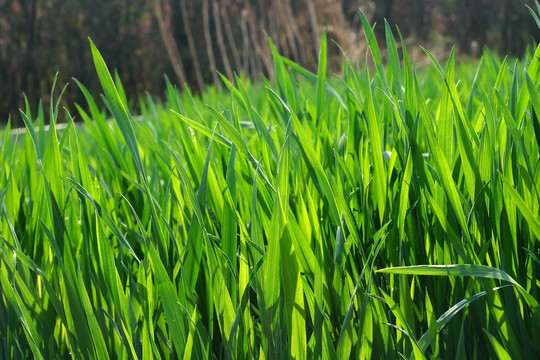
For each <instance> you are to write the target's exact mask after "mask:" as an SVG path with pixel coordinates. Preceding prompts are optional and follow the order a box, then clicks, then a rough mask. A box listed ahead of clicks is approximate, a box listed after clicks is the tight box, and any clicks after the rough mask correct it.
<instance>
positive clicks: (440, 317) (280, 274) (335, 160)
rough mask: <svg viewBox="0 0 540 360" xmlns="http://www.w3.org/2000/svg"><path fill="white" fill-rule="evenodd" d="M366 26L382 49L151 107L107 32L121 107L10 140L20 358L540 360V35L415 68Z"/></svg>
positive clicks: (10, 249)
mask: <svg viewBox="0 0 540 360" xmlns="http://www.w3.org/2000/svg"><path fill="white" fill-rule="evenodd" d="M539 10H540V7H539ZM362 19H363V23H364V31H365V35H366V37H367V39H368V40H369V45H370V55H369V63H370V64H373V65H374V66H371V65H370V66H367V65H366V63H362V64H360V65H357V64H352V63H351V62H350V61H347V60H346V59H345V61H344V66H343V71H342V73H341V74H340V75H339V76H337V75H334V76H331V75H330V74H329V73H327V64H326V49H327V40H326V36H325V35H324V36H323V37H322V40H321V45H320V48H321V51H320V58H319V68H318V71H317V74H313V73H310V72H309V71H307V70H305V69H304V68H302V67H300V66H299V65H297V64H295V63H293V62H291V61H289V60H287V59H285V58H283V57H282V56H280V55H279V54H278V52H277V51H276V50H275V48H273V50H274V62H275V71H276V76H275V79H274V80H273V81H271V82H266V83H265V84H252V83H250V82H249V80H246V79H241V78H236V79H225V78H223V83H224V86H225V88H226V90H225V91H223V92H216V91H214V90H212V89H209V90H207V91H206V92H205V93H203V94H202V95H201V96H191V94H190V92H189V91H188V90H187V89H186V90H183V91H178V90H177V89H176V88H175V87H174V86H173V85H171V84H170V83H168V89H167V90H168V92H167V94H168V95H167V99H166V101H164V102H163V103H159V102H154V101H152V99H151V98H150V97H148V98H147V99H141V100H140V102H141V107H142V116H141V117H140V118H142V120H141V119H140V118H139V117H135V116H133V115H132V114H131V113H130V112H129V110H128V108H129V106H128V103H130V101H132V100H133V99H126V97H125V95H124V91H123V88H122V86H121V84H120V81H119V79H118V78H116V77H114V76H113V77H111V75H110V73H109V71H108V70H107V67H106V64H105V61H104V59H103V58H102V57H101V55H100V53H99V51H98V50H97V49H96V48H95V46H94V45H93V43H90V46H91V48H92V53H93V61H94V63H95V67H96V70H97V75H98V76H99V79H100V81H101V84H102V87H103V93H104V97H103V99H104V102H105V104H106V108H103V109H101V108H99V107H98V105H96V103H97V100H98V98H99V96H100V94H90V93H89V92H88V91H87V90H86V88H85V87H84V85H83V84H80V83H78V82H77V83H76V85H75V86H78V87H80V89H81V91H82V92H84V95H85V97H86V99H87V102H88V104H85V105H84V106H81V107H79V106H77V114H76V115H75V114H74V113H71V114H70V112H69V111H68V110H64V109H59V108H58V107H54V106H51V118H50V122H51V127H50V128H49V130H48V131H45V130H44V127H43V124H44V122H45V121H44V115H43V112H42V111H40V112H39V113H38V114H31V113H30V110H29V108H27V109H26V110H25V111H22V112H21V116H22V117H23V118H24V121H25V124H26V130H25V132H21V134H19V135H18V136H13V135H11V134H10V129H9V126H8V129H6V130H5V131H4V132H3V135H2V139H1V140H0V141H1V147H2V153H1V155H0V168H1V170H0V171H1V172H0V205H1V206H0V358H2V359H27V358H35V359H68V358H75V359H154V358H156V359H159V358H163V359H205V358H215V359H221V358H224V359H287V358H296V359H320V358H322V359H349V358H351V359H353V358H356V359H370V358H376V359H378V358H382V359H401V358H410V357H414V358H417V359H418V358H424V357H425V358H431V359H435V358H460V359H462V358H473V359H474V358H479V359H483V358H487V357H490V358H501V359H521V358H523V359H533V358H538V357H539V356H540V338H539V336H540V335H539V334H540V307H539V301H540V260H539V259H540V241H539V239H540V194H539V190H540V189H539V188H540V119H539V114H540V93H539V91H538V89H539V86H540V47H538V48H537V49H536V51H535V53H534V54H529V55H527V56H525V58H524V59H522V60H519V61H515V60H510V59H502V58H499V57H497V56H496V55H493V54H491V53H490V52H489V51H486V52H485V54H484V57H483V58H482V59H481V61H479V62H475V63H472V64H471V63H465V62H460V61H459V54H457V55H456V54H455V53H454V52H452V53H450V54H449V57H448V58H447V59H439V60H440V61H441V62H440V63H439V62H438V61H437V60H436V59H435V58H434V57H433V56H431V55H430V54H429V52H428V53H427V54H428V56H430V58H431V60H432V64H431V65H430V66H429V67H428V68H422V69H419V70H418V71H417V70H416V69H415V65H414V61H413V60H412V59H410V58H409V55H408V53H407V50H406V48H405V46H402V47H401V48H400V50H399V51H398V48H397V46H396V42H395V40H394V38H393V36H392V33H391V30H390V26H389V25H388V24H385V26H386V33H387V38H386V42H387V43H386V46H385V48H387V56H386V55H385V54H386V52H385V53H384V55H385V56H384V59H385V60H384V61H383V60H382V58H383V57H382V55H381V51H380V50H379V46H378V44H377V42H376V41H375V40H374V36H373V33H372V31H371V28H370V27H369V25H368V24H367V21H366V19H365V18H364V17H362ZM270 44H271V46H272V47H273V45H272V43H270ZM402 44H403V42H402ZM533 50H534V49H533ZM386 58H387V60H386ZM89 61H90V59H89ZM51 103H53V104H54V102H53V101H51ZM83 108H84V109H89V110H88V111H85V110H84V109H83ZM74 109H75V108H74ZM74 109H72V111H73V112H74V111H75V110H74ZM60 112H62V114H63V115H62V117H67V119H68V120H69V125H68V126H67V128H66V129H62V130H60V129H56V127H55V122H56V119H57V118H58V116H59V113H60ZM75 117H76V118H77V119H79V120H82V121H83V122H82V123H77V124H75V123H74V122H73V120H74V118H75ZM135 119H137V120H135Z"/></svg>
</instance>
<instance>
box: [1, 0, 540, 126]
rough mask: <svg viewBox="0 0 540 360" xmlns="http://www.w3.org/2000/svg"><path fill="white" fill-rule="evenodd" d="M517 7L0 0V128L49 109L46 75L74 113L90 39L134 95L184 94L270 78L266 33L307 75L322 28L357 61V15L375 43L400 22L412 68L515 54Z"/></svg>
mask: <svg viewBox="0 0 540 360" xmlns="http://www.w3.org/2000/svg"><path fill="white" fill-rule="evenodd" d="M525 4H528V5H529V6H531V7H534V6H535V5H534V0H446V1H444V0H376V1H368V0H341V1H340V0H0V95H1V96H0V123H2V124H4V123H6V122H7V120H8V118H9V117H11V121H12V125H13V126H21V125H22V121H21V120H20V118H19V115H18V109H19V108H24V98H23V95H22V94H23V93H24V94H26V96H27V97H28V100H29V102H30V105H31V108H32V111H33V112H34V113H35V111H36V109H37V104H38V101H39V99H42V100H43V104H44V105H48V101H49V95H48V94H50V91H51V86H52V81H53V79H54V75H55V73H56V72H59V75H58V84H57V89H58V90H57V91H56V94H57V95H56V96H58V93H59V89H61V88H62V87H63V86H64V85H65V84H66V83H67V82H70V83H71V84H70V86H69V87H68V88H67V90H66V93H65V94H64V97H63V100H62V105H63V104H71V105H70V110H71V111H72V113H74V111H73V107H72V104H73V103H74V102H77V103H79V104H82V105H84V104H85V102H84V100H83V98H82V94H81V92H80V91H79V90H78V88H77V86H76V85H75V84H74V82H73V81H72V78H73V77H75V78H76V79H78V80H79V81H80V82H82V83H83V84H84V85H85V86H87V87H88V89H89V90H90V92H91V93H92V94H98V93H100V92H101V88H100V86H99V83H98V79H97V76H96V73H95V70H94V67H93V62H92V59H91V53H90V48H89V46H88V40H87V38H88V37H91V38H92V40H93V41H94V43H95V44H96V46H97V47H98V49H99V50H100V51H101V53H102V55H103V57H104V58H105V61H106V62H107V65H108V66H109V68H110V69H116V70H117V71H118V74H119V76H120V78H121V79H122V83H123V85H124V87H125V90H126V93H127V95H128V99H133V100H136V99H138V97H140V96H144V92H145V91H148V92H149V93H151V94H152V95H156V96H158V97H159V96H160V95H161V94H162V93H163V91H164V89H165V85H164V75H165V74H166V75H167V76H168V77H169V78H170V79H171V81H173V83H175V84H179V85H180V86H183V84H184V83H187V84H188V86H189V87H190V89H192V90H193V91H194V92H197V91H199V90H200V89H202V88H203V87H204V86H207V85H214V86H217V87H219V86H220V81H219V79H218V75H217V71H219V72H221V73H223V74H224V75H226V76H227V77H229V78H231V77H232V74H233V73H239V74H240V73H241V74H245V75H248V76H250V77H252V78H255V79H259V78H261V76H267V77H271V76H272V72H273V65H272V59H271V54H270V49H269V47H268V44H267V41H266V38H265V33H266V34H268V35H269V36H270V37H271V38H272V39H273V41H274V42H275V43H276V45H277V47H278V50H279V51H280V52H281V54H283V55H285V56H287V57H289V58H291V59H293V60H294V61H296V62H298V63H300V64H302V65H303V66H305V67H307V68H308V69H310V70H314V69H316V62H317V53H318V44H319V40H320V36H321V34H322V31H323V29H325V28H326V29H327V32H328V35H329V39H330V40H334V41H335V42H337V43H338V44H339V45H340V46H341V47H342V49H343V50H344V51H345V52H346V53H347V55H348V56H349V58H351V60H353V61H361V60H363V59H364V56H365V51H366V46H367V44H366V43H365V39H364V37H363V33H362V31H361V25H360V17H359V14H358V9H359V8H361V9H362V11H363V12H364V13H365V14H366V16H367V17H368V19H369V20H370V21H371V23H374V22H377V23H378V26H377V27H376V34H377V36H379V37H380V44H381V46H383V44H384V25H383V21H384V19H387V20H388V21H389V22H390V24H392V25H397V26H399V29H400V31H401V33H402V35H403V37H404V39H405V42H406V44H407V47H408V49H409V51H410V52H411V53H412V54H413V57H415V58H416V60H417V62H419V63H421V61H422V53H421V50H420V48H419V45H422V46H424V47H425V48H427V49H429V50H430V51H432V52H433V53H434V54H435V55H436V56H438V57H439V59H440V60H441V61H442V60H444V58H445V57H446V56H447V55H448V51H449V50H450V48H451V47H452V46H453V45H455V46H456V48H457V51H458V56H459V57H460V58H475V57H478V56H480V55H481V54H482V51H483V48H484V47H485V46H487V47H489V48H490V49H491V50H492V51H494V52H497V53H499V54H501V55H506V54H508V55H511V56H517V57H519V56H521V55H523V54H524V52H525V51H526V49H527V47H531V46H533V45H534V43H535V41H538V39H539V37H540V36H539V35H540V34H539V33H538V29H537V27H536V25H535V24H534V21H533V19H532V17H531V16H530V14H529V12H528V10H527V8H526V7H525ZM393 28H394V29H395V26H393ZM535 39H536V40H535ZM329 53H330V64H331V66H332V68H333V70H334V71H339V66H340V62H341V61H342V59H343V57H342V55H341V51H340V50H339V48H338V47H337V46H336V45H334V44H330V45H329ZM136 103H137V101H134V103H133V106H136ZM47 107H48V106H45V108H47ZM134 110H135V111H136V108H135V109H134Z"/></svg>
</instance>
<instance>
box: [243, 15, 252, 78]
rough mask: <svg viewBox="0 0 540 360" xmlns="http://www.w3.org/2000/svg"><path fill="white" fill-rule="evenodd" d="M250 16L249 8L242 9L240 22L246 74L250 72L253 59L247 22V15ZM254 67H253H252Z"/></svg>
mask: <svg viewBox="0 0 540 360" xmlns="http://www.w3.org/2000/svg"><path fill="white" fill-rule="evenodd" d="M248 16H249V12H248V10H247V9H244V10H242V21H241V22H240V27H241V29H242V40H243V41H242V69H243V71H244V74H246V75H247V74H248V72H249V63H250V60H251V57H250V56H249V54H250V46H249V35H248V24H247V17H248ZM252 69H253V67H252Z"/></svg>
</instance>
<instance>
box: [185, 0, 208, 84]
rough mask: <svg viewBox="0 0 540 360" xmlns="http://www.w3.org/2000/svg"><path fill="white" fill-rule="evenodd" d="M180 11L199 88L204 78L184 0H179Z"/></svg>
mask: <svg viewBox="0 0 540 360" xmlns="http://www.w3.org/2000/svg"><path fill="white" fill-rule="evenodd" d="M180 12H181V13H182V22H183V23H184V30H185V31H186V37H187V41H188V46H189V52H190V53H191V59H192V61H193V69H194V70H195V79H196V80H197V86H198V87H199V90H201V89H202V88H203V87H204V80H203V76H202V72H201V65H200V64H199V56H198V55H197V48H196V47H195V40H194V39H193V32H192V31H191V26H190V24H189V15H188V9H187V6H186V0H180Z"/></svg>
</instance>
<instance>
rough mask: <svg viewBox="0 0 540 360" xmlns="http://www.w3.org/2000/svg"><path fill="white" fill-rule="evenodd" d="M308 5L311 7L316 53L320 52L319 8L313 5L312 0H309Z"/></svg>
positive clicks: (310, 16) (310, 15) (310, 13)
mask: <svg viewBox="0 0 540 360" xmlns="http://www.w3.org/2000/svg"><path fill="white" fill-rule="evenodd" d="M306 3H307V7H308V9H309V19H310V21H311V30H312V34H313V46H314V47H315V53H316V54H318V53H319V41H320V36H319V22H318V21H317V9H315V6H313V2H312V0H307V1H306Z"/></svg>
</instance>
